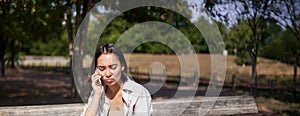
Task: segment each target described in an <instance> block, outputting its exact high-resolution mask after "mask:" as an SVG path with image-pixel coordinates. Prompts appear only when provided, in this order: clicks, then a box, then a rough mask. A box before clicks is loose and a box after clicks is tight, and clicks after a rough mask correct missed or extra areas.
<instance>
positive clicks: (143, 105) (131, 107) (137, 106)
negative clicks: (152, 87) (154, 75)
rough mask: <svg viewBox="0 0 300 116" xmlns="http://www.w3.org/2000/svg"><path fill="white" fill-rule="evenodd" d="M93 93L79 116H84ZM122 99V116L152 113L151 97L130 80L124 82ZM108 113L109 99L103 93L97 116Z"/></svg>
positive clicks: (145, 90) (142, 115)
mask: <svg viewBox="0 0 300 116" xmlns="http://www.w3.org/2000/svg"><path fill="white" fill-rule="evenodd" d="M93 96H94V93H93V91H92V92H91V95H90V97H89V100H88V103H87V104H85V106H84V109H83V112H82V113H81V116H84V114H85V112H86V110H87V108H88V106H89V104H90V102H91V101H92V98H93ZM122 98H123V99H124V116H134V115H135V116H147V115H148V116H150V115H151V112H152V105H151V96H150V94H149V92H148V90H147V89H146V88H144V87H143V86H142V85H140V84H138V83H136V82H134V81H132V80H130V79H129V78H128V77H127V81H125V82H124V86H123V89H122ZM108 111H109V99H108V98H107V97H106V95H105V93H104V94H102V96H101V99H100V103H99V107H98V111H97V115H98V116H107V115H108Z"/></svg>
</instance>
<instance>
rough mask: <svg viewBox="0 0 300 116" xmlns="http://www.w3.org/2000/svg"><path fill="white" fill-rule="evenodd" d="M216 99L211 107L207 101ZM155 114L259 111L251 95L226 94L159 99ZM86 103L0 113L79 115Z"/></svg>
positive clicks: (3, 115) (11, 108)
mask: <svg viewBox="0 0 300 116" xmlns="http://www.w3.org/2000/svg"><path fill="white" fill-rule="evenodd" d="M214 100H216V102H215V104H214V105H213V106H212V107H211V109H210V107H201V105H203V106H205V105H206V106H207V103H211V102H213V101H214ZM152 105H153V116H161V115H169V116H171V115H177V114H179V113H180V114H181V115H199V114H200V113H203V110H204V111H205V110H207V111H208V113H207V114H206V115H235V114H255V113H258V111H257V107H256V103H255V100H254V98H253V97H250V96H226V97H209V98H206V99H194V100H192V101H190V100H186V99H170V100H157V101H153V102H152ZM83 106H84V104H82V103H76V104H58V105H36V106H8V107H0V115H1V116H6V115H58V116H60V115H71V116H73V115H79V114H80V113H81V112H82V110H83Z"/></svg>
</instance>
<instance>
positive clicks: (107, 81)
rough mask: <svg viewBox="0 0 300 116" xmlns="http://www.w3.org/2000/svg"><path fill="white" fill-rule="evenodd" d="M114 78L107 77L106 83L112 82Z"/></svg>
mask: <svg viewBox="0 0 300 116" xmlns="http://www.w3.org/2000/svg"><path fill="white" fill-rule="evenodd" d="M113 81H114V80H113V79H105V82H106V83H111V82H113Z"/></svg>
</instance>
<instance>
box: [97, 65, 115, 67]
mask: <svg viewBox="0 0 300 116" xmlns="http://www.w3.org/2000/svg"><path fill="white" fill-rule="evenodd" d="M116 65H118V64H111V65H108V67H110V66H116ZM97 67H107V66H97Z"/></svg>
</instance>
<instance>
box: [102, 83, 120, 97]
mask: <svg viewBox="0 0 300 116" xmlns="http://www.w3.org/2000/svg"><path fill="white" fill-rule="evenodd" d="M122 87H123V83H122V82H121V83H119V84H115V85H112V86H108V87H107V90H106V93H107V97H109V98H110V99H113V98H114V97H115V96H116V95H117V94H118V92H119V91H121V90H122Z"/></svg>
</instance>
